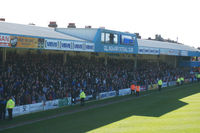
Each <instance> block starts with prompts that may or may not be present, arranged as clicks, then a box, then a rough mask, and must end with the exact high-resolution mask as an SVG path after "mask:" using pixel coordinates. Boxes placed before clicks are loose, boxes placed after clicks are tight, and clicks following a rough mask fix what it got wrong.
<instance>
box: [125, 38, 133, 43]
mask: <svg viewBox="0 0 200 133" xmlns="http://www.w3.org/2000/svg"><path fill="white" fill-rule="evenodd" d="M133 42H134V41H133V40H132V39H129V38H124V44H133Z"/></svg>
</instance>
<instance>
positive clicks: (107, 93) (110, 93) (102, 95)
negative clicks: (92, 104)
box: [99, 91, 116, 99]
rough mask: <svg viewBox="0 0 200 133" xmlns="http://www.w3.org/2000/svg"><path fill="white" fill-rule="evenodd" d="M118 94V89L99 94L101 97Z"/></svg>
mask: <svg viewBox="0 0 200 133" xmlns="http://www.w3.org/2000/svg"><path fill="white" fill-rule="evenodd" d="M114 96H116V91H109V92H103V93H100V94H99V99H105V98H110V97H114Z"/></svg>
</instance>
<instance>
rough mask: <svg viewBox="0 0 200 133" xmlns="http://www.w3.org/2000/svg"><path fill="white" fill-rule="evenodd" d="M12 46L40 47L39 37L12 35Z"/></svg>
mask: <svg viewBox="0 0 200 133" xmlns="http://www.w3.org/2000/svg"><path fill="white" fill-rule="evenodd" d="M10 46H11V47H13V48H15V47H16V48H38V38H32V37H21V36H11V37H10Z"/></svg>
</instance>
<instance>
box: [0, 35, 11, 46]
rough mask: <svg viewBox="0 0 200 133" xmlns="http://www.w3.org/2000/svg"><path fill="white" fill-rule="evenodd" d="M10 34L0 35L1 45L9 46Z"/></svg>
mask: <svg viewBox="0 0 200 133" xmlns="http://www.w3.org/2000/svg"><path fill="white" fill-rule="evenodd" d="M9 43H10V36H8V35H0V47H9Z"/></svg>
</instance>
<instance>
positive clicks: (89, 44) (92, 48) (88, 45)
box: [85, 43, 95, 52]
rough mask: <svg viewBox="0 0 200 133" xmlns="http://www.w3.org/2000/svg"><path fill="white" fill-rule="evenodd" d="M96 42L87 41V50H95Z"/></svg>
mask: <svg viewBox="0 0 200 133" xmlns="http://www.w3.org/2000/svg"><path fill="white" fill-rule="evenodd" d="M94 49H95V47H94V43H86V46H85V51H89V52H94Z"/></svg>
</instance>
